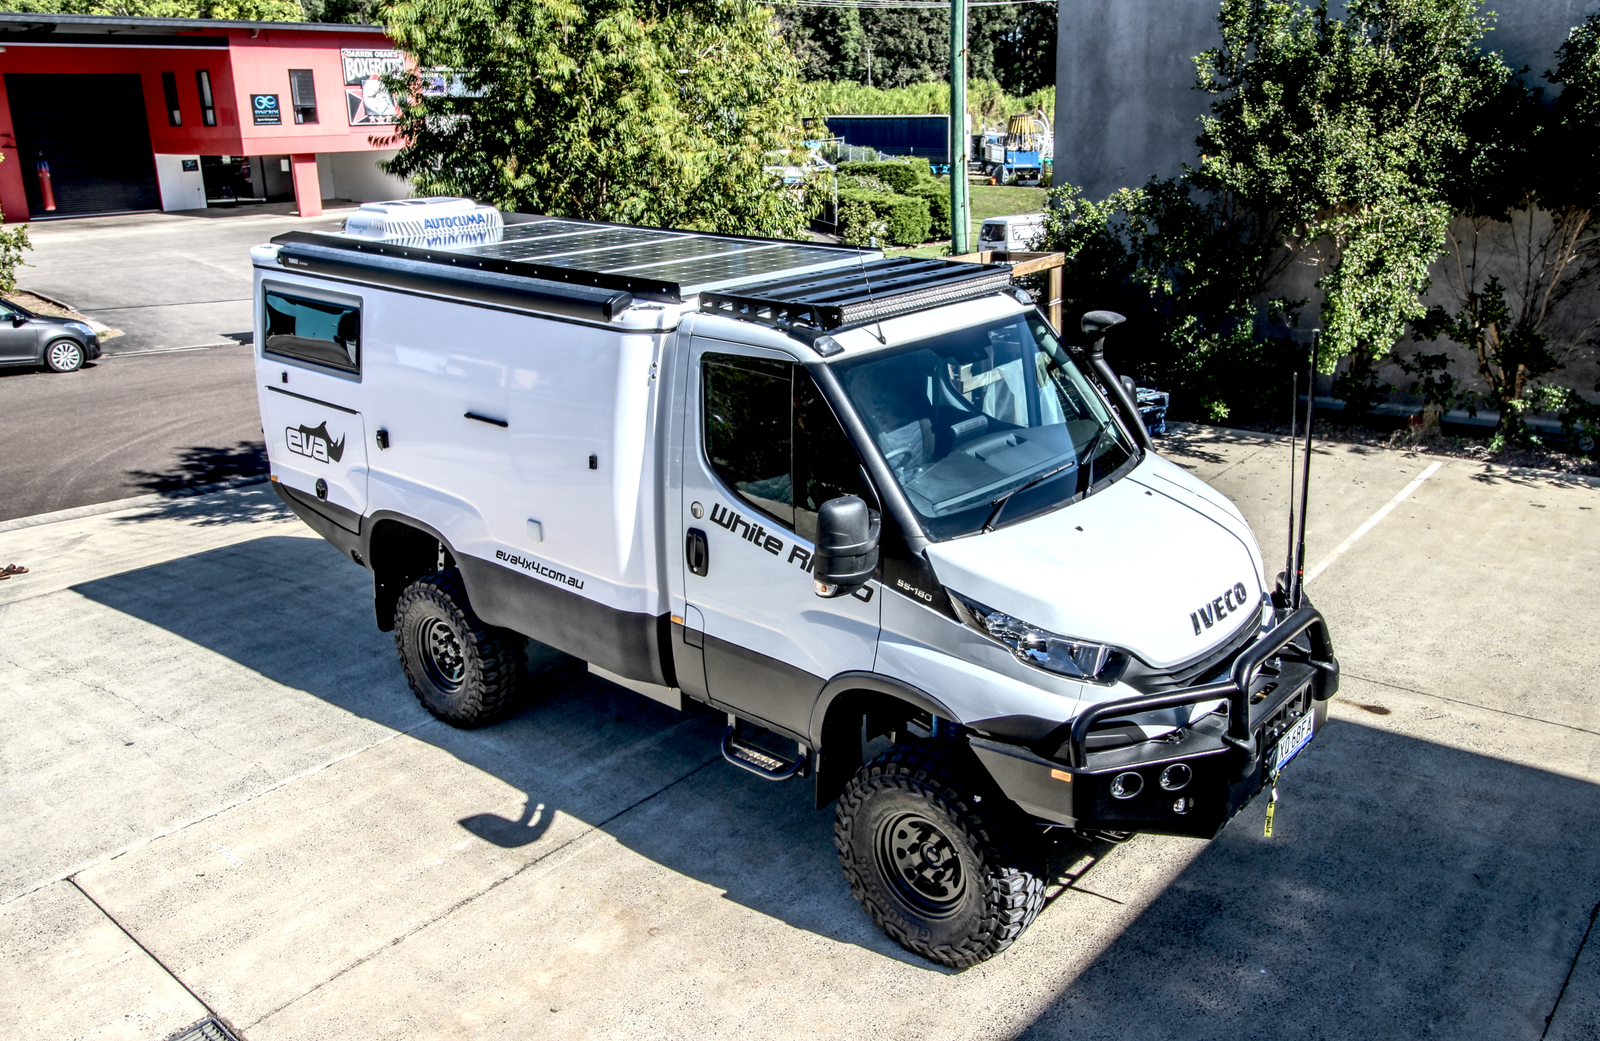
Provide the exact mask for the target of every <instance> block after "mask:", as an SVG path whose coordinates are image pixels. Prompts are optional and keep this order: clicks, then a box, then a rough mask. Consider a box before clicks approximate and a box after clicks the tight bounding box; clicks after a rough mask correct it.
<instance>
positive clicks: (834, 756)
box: [810, 671, 960, 810]
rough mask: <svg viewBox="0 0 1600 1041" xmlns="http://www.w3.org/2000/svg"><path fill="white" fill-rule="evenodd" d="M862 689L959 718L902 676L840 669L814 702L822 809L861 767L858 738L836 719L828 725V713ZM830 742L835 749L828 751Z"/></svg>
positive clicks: (814, 743) (814, 744) (813, 732)
mask: <svg viewBox="0 0 1600 1041" xmlns="http://www.w3.org/2000/svg"><path fill="white" fill-rule="evenodd" d="M862 691H865V692H868V693H872V694H881V695H883V696H885V697H890V698H894V699H896V700H898V701H901V702H903V703H905V704H907V705H910V706H912V707H913V708H916V709H920V710H921V711H923V712H927V713H928V714H929V715H933V716H938V717H939V718H941V719H948V720H950V721H952V722H956V723H959V722H960V719H958V718H957V717H956V715H955V713H953V712H951V711H950V709H949V708H948V707H947V706H946V705H945V704H944V702H942V701H940V700H939V699H938V698H936V697H934V696H933V695H932V694H929V693H928V692H927V691H925V690H922V689H920V688H918V687H914V686H912V685H911V684H909V683H906V682H904V681H903V680H897V679H894V678H893V677H891V676H884V675H882V674H880V673H876V672H864V671H860V672H841V673H839V675H837V676H835V677H834V678H833V679H831V680H829V681H828V682H827V684H826V685H825V686H824V687H823V688H822V693H821V694H819V695H818V696H817V700H816V702H815V703H813V705H812V706H811V725H810V733H811V747H812V748H813V749H814V750H815V751H814V752H813V755H815V757H816V768H815V770H814V771H813V773H814V775H815V777H816V786H817V793H816V807H817V809H819V810H820V809H822V808H823V807H824V806H826V805H828V803H830V802H832V801H833V800H834V799H836V798H838V797H839V794H840V793H841V792H843V791H844V787H845V785H846V784H848V783H849V782H850V778H851V777H853V776H855V773H856V771H857V770H859V769H860V768H861V745H860V743H859V740H857V741H856V742H855V743H851V742H850V741H849V739H848V737H847V734H846V733H845V732H841V731H840V730H839V727H838V725H837V723H835V725H833V726H829V724H828V714H829V712H830V710H831V709H832V708H833V704H834V702H835V701H836V700H837V699H838V698H839V697H840V696H841V695H844V694H851V693H857V692H862ZM856 736H857V737H859V735H856ZM830 746H831V748H832V750H831V751H828V748H829V747H830ZM825 752H826V754H824V753H825Z"/></svg>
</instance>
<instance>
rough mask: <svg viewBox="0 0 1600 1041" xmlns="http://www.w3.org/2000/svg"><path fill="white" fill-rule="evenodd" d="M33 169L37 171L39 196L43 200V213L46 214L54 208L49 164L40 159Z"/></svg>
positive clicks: (54, 193) (53, 189)
mask: <svg viewBox="0 0 1600 1041" xmlns="http://www.w3.org/2000/svg"><path fill="white" fill-rule="evenodd" d="M35 169H37V170H38V171H39V196H40V198H42V199H43V200H44V208H45V212H46V213H48V212H50V211H51V210H54V209H55V208H56V190H55V188H54V186H52V185H51V183H50V164H49V163H48V162H46V161H45V160H43V159H40V160H39V162H38V163H37V164H35Z"/></svg>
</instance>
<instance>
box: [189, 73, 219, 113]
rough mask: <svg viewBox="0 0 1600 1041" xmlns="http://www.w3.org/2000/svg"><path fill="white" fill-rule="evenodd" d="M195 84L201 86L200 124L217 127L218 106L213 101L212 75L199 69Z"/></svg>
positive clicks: (195, 75) (195, 76)
mask: <svg viewBox="0 0 1600 1041" xmlns="http://www.w3.org/2000/svg"><path fill="white" fill-rule="evenodd" d="M194 79H195V82H196V83H198V84H199V85H200V122H202V123H204V124H205V125H206V126H208V127H214V126H216V125H217V106H216V103H215V102H214V101H212V100H211V73H209V72H207V71H206V70H205V69H199V70H197V71H196V72H195V74H194Z"/></svg>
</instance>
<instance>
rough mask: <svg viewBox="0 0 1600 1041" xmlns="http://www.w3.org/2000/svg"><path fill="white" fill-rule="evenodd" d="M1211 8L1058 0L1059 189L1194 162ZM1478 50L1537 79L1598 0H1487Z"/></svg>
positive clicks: (1172, 2) (1212, 37)
mask: <svg viewBox="0 0 1600 1041" xmlns="http://www.w3.org/2000/svg"><path fill="white" fill-rule="evenodd" d="M1218 6H1219V5H1218V2H1217V0H1060V27H1059V30H1058V31H1059V33H1060V41H1059V47H1058V49H1057V52H1056V53H1057V57H1056V126H1055V131H1056V158H1055V179H1056V183H1057V184H1061V183H1062V182H1070V183H1072V184H1075V185H1077V186H1079V187H1080V188H1083V189H1084V192H1085V194H1086V195H1088V196H1089V197H1090V198H1093V199H1100V198H1104V197H1105V196H1106V195H1108V194H1109V193H1110V192H1112V191H1115V190H1116V189H1117V188H1121V187H1136V186H1138V185H1140V184H1143V183H1144V182H1145V181H1146V180H1148V179H1149V178H1150V177H1151V176H1157V177H1172V176H1175V175H1176V174H1178V173H1179V172H1180V171H1181V169H1182V167H1183V164H1184V163H1190V164H1193V163H1195V162H1197V160H1198V150H1197V149H1196V147H1195V136H1196V135H1197V134H1198V133H1199V132H1200V125H1199V122H1198V121H1199V117H1200V116H1201V115H1202V114H1204V113H1206V112H1208V111H1210V107H1209V106H1210V96H1209V95H1207V94H1205V93H1203V92H1201V91H1198V90H1196V89H1194V82H1195V74H1194V56H1195V55H1197V54H1199V53H1200V52H1201V51H1203V50H1206V49H1207V48H1209V47H1214V46H1216V45H1217V44H1218V43H1220V42H1221V38H1220V36H1219V35H1218V33H1217V21H1216V20H1217V10H1218ZM1490 6H1491V7H1492V9H1493V10H1495V11H1497V12H1498V13H1499V17H1498V19H1497V20H1496V21H1495V23H1494V24H1495V28H1494V29H1493V31H1491V32H1490V33H1489V34H1488V36H1487V37H1486V38H1485V42H1484V46H1486V47H1488V48H1490V49H1492V50H1498V51H1500V52H1501V53H1502V54H1504V55H1505V57H1506V60H1507V61H1508V62H1509V63H1510V64H1511V65H1512V66H1513V67H1518V68H1520V67H1521V66H1523V65H1527V66H1530V75H1531V76H1532V77H1533V78H1534V79H1535V80H1536V81H1537V82H1541V83H1542V82H1543V80H1542V79H1539V77H1541V76H1542V75H1543V73H1544V72H1545V70H1546V69H1549V68H1551V67H1553V66H1554V65H1555V49H1556V47H1558V46H1559V45H1560V44H1561V42H1562V41H1563V40H1565V39H1566V36H1567V30H1568V29H1570V28H1571V27H1572V26H1574V25H1576V24H1578V23H1579V22H1581V21H1582V20H1583V19H1584V17H1586V16H1587V15H1588V14H1589V13H1590V12H1592V11H1594V10H1596V9H1597V8H1600V0H1493V3H1492V4H1491V5H1490Z"/></svg>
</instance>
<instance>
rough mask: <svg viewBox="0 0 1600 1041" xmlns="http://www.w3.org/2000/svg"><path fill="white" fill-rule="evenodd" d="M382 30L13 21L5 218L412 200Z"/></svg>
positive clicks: (3, 139) (0, 169)
mask: <svg viewBox="0 0 1600 1041" xmlns="http://www.w3.org/2000/svg"><path fill="white" fill-rule="evenodd" d="M401 62H402V58H401V56H400V53H399V52H398V51H396V50H394V49H393V45H392V44H391V43H390V41H389V39H388V37H386V36H385V35H384V30H383V28H382V27H381V26H368V25H323V24H317V23H300V22H224V21H211V20H208V19H194V18H109V17H98V16H90V15H52V14H0V73H3V76H0V152H3V155H4V161H3V162H0V210H3V211H4V213H5V219H6V221H7V222H14V221H22V220H30V219H31V220H44V219H49V218H52V217H71V216H84V215H87V214H92V213H121V212H132V211H139V210H192V209H199V208H202V207H206V206H240V205H249V204H250V203H252V202H273V201H280V200H288V199H293V200H294V201H295V203H296V204H297V205H298V207H299V211H300V213H301V214H303V215H306V216H314V215H316V214H318V213H321V212H322V200H323V199H325V198H341V199H351V200H355V201H373V200H377V199H393V198H403V197H405V196H406V195H407V194H408V193H409V189H408V187H407V185H406V183H405V182H404V181H402V180H400V179H398V178H395V177H391V176H389V175H388V174H385V173H383V172H382V171H381V170H380V169H378V166H377V164H378V162H379V161H380V160H382V159H386V158H388V157H389V156H391V155H393V154H394V151H393V145H391V144H387V143H386V142H385V140H384V139H385V138H387V137H388V136H389V135H390V134H392V132H393V126H392V124H391V120H392V117H393V103H392V102H391V101H390V99H389V96H388V94H387V93H386V92H385V91H384V90H383V88H382V84H381V82H380V81H379V77H380V76H381V75H383V74H384V73H385V72H386V71H388V70H390V69H393V68H396V67H398V66H399V65H400V64H401Z"/></svg>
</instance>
